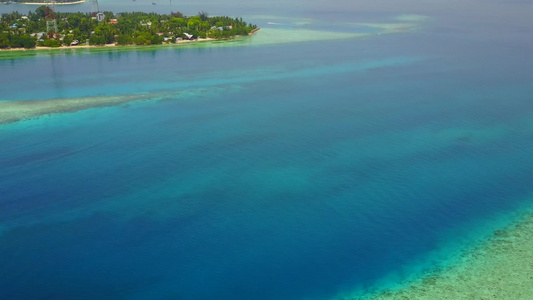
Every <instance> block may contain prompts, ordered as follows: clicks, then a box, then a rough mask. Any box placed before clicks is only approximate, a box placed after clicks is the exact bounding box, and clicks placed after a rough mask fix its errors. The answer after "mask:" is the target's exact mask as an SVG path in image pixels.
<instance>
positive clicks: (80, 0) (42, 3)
mask: <svg viewBox="0 0 533 300" xmlns="http://www.w3.org/2000/svg"><path fill="white" fill-rule="evenodd" d="M81 3H85V0H79V1H74V2H67V3H55V4H54V5H72V4H81ZM10 4H24V5H46V3H44V2H41V3H36V2H13V3H10Z"/></svg>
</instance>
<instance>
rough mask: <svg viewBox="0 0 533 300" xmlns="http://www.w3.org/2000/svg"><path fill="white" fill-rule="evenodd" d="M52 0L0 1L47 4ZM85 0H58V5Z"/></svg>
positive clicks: (6, 1)
mask: <svg viewBox="0 0 533 300" xmlns="http://www.w3.org/2000/svg"><path fill="white" fill-rule="evenodd" d="M49 2H50V0H0V3H3V4H11V3H18V4H46V3H49ZM84 2H85V0H56V3H55V4H56V5H63V4H79V3H84Z"/></svg>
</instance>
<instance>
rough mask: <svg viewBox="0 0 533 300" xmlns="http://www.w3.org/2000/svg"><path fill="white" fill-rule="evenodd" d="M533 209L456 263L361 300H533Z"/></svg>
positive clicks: (358, 299) (466, 253)
mask: <svg viewBox="0 0 533 300" xmlns="http://www.w3.org/2000/svg"><path fill="white" fill-rule="evenodd" d="M532 237H533V212H531V211H530V212H529V213H528V214H526V215H524V216H522V217H521V218H519V220H518V221H517V222H515V223H513V224H512V225H510V226H509V227H507V228H505V229H502V230H498V231H495V232H494V234H493V235H492V236H491V237H490V238H489V239H488V240H487V241H485V242H484V243H483V244H481V245H478V246H477V247H475V248H473V249H472V250H471V251H468V252H465V253H464V254H463V255H462V257H461V258H460V259H459V262H458V263H457V264H456V265H453V266H451V267H449V268H447V269H443V270H440V271H435V272H434V273H433V274H430V275H428V276H426V277H424V278H422V279H420V280H418V281H416V282H413V283H411V284H409V285H407V286H406V287H404V288H402V289H399V290H385V291H382V292H380V293H379V294H377V295H374V296H372V297H363V298H357V297H356V298H350V297H344V298H343V299H354V300H355V299H357V300H363V299H364V300H397V299H427V300H429V299H454V300H461V299H487V300H488V299H491V300H492V299H513V300H521V299H523V300H526V299H531V295H533V238H532Z"/></svg>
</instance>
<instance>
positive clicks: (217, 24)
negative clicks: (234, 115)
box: [0, 6, 257, 49]
mask: <svg viewBox="0 0 533 300" xmlns="http://www.w3.org/2000/svg"><path fill="white" fill-rule="evenodd" d="M55 16H56V22H57V30H58V32H47V26H46V23H47V21H46V7H45V6H40V7H38V8H37V9H36V10H35V12H30V13H29V14H28V15H22V14H20V13H19V12H13V13H9V14H2V16H1V19H0V49H5V48H27V49H29V48H34V47H35V46H48V47H59V46H61V45H65V46H70V45H78V44H86V43H88V44H90V45H105V44H117V45H158V44H161V43H175V42H177V41H179V40H193V39H198V38H213V39H223V38H230V37H234V36H245V35H248V34H250V32H252V31H253V30H254V29H256V28H257V26H256V25H252V24H248V23H246V22H244V21H243V20H242V18H230V17H222V16H217V17H209V15H208V14H207V13H206V12H203V11H202V12H199V13H198V15H197V16H185V15H183V14H182V13H180V12H176V13H171V14H169V15H159V14H156V13H144V12H132V13H120V14H113V13H112V12H104V13H101V14H99V16H94V15H91V14H88V13H81V12H78V13H60V12H57V13H55ZM99 20H100V21H99Z"/></svg>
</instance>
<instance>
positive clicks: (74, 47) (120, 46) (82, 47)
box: [0, 28, 260, 52]
mask: <svg viewBox="0 0 533 300" xmlns="http://www.w3.org/2000/svg"><path fill="white" fill-rule="evenodd" d="M259 29H260V28H256V29H254V30H252V31H251V32H250V34H249V35H248V36H252V35H254V34H255V33H256V32H257V31H259ZM239 37H243V36H234V37H230V38H229V39H214V38H205V39H202V38H200V39H196V40H181V41H177V42H176V43H169V44H161V45H117V44H106V45H101V46H100V45H99V46H97V45H78V46H61V47H42V46H37V47H35V48H31V49H25V48H9V49H0V52H2V51H43V50H67V49H68V50H70V49H72V50H75V49H99V48H109V47H117V48H124V49H127V48H128V47H130V48H132V47H143V46H171V45H180V44H189V43H201V42H213V41H228V40H232V39H234V38H239Z"/></svg>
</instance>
